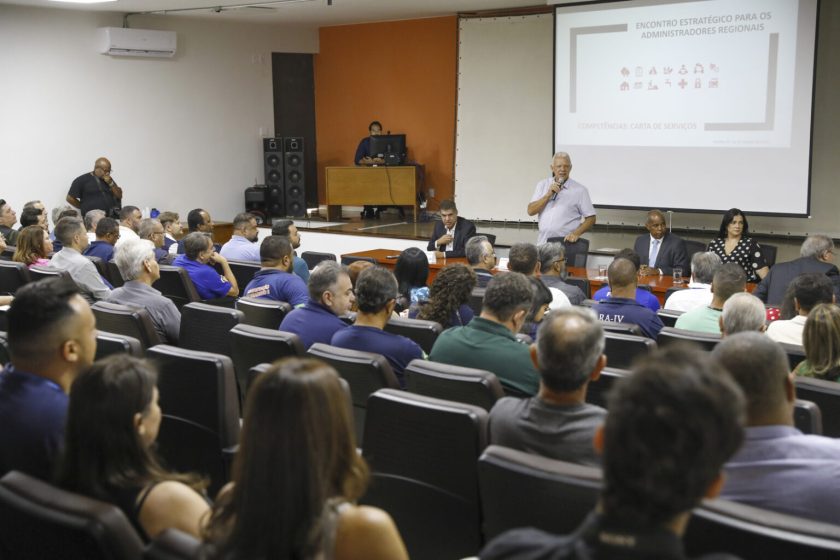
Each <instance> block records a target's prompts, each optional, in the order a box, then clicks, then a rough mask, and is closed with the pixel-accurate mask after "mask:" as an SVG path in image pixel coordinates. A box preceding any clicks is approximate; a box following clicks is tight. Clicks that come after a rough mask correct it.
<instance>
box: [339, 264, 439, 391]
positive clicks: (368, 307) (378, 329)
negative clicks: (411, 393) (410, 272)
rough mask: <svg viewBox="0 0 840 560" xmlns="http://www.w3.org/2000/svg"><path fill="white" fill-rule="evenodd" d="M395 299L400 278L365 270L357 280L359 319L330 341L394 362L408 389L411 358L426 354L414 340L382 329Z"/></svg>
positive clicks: (395, 370) (376, 268) (383, 272)
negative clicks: (406, 374)
mask: <svg viewBox="0 0 840 560" xmlns="http://www.w3.org/2000/svg"><path fill="white" fill-rule="evenodd" d="M396 302H397V279H396V278H394V275H393V274H391V271H389V270H387V269H385V268H382V267H379V266H374V267H371V268H367V269H365V270H363V271H362V272H361V274H359V279H358V281H357V282H356V304H357V305H358V307H359V311H358V313H357V314H356V322H355V323H354V324H353V325H351V326H349V327H347V328H346V329H340V330H338V331H336V333H335V334H334V335H333V337H332V340H331V341H330V344H332V345H333V346H338V347H340V348H349V349H350V350H361V351H363V352H375V353H377V354H381V355H383V356H384V357H385V358H386V359H387V360H388V362H389V363H390V364H391V368H392V369H393V370H394V375H396V376H397V379H398V380H399V382H400V386H401V387H403V388H405V368H406V366H408V363H409V362H410V361H411V360H414V359H415V358H425V357H426V356H425V354H424V353H423V350H421V349H420V347H419V346H418V345H417V343H416V342H414V341H413V340H410V339H408V338H406V337H404V336H400V335H398V334H393V333H389V332H385V331H384V330H382V329H384V328H385V324H386V323H387V322H388V320H389V319H390V318H391V313H392V312H393V311H394V306H395V305H396Z"/></svg>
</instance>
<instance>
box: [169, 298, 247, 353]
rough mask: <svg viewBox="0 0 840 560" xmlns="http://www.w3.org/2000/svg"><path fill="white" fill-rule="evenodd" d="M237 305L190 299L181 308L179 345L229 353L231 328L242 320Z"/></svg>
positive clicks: (205, 350) (241, 314)
mask: <svg viewBox="0 0 840 560" xmlns="http://www.w3.org/2000/svg"><path fill="white" fill-rule="evenodd" d="M243 316H244V314H243V313H242V312H241V311H237V310H236V309H229V308H227V307H219V306H217V305H210V304H208V303H199V302H193V303H188V304H186V305H185V306H184V307H183V308H182V309H181V333H180V338H179V341H178V345H179V346H180V347H181V348H188V349H190V350H200V351H202V352H215V353H216V354H224V355H225V356H231V355H232V354H231V347H230V329H232V328H233V327H235V326H236V325H238V324H239V323H240V322H242V318H243Z"/></svg>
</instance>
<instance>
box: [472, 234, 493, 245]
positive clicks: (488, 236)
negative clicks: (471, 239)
mask: <svg viewBox="0 0 840 560" xmlns="http://www.w3.org/2000/svg"><path fill="white" fill-rule="evenodd" d="M482 235H483V236H484V237H486V238H487V241H489V242H490V245H495V244H496V236H495V235H494V234H492V233H476V234H475V236H476V237H479V236H482Z"/></svg>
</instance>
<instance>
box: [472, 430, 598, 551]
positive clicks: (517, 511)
mask: <svg viewBox="0 0 840 560" xmlns="http://www.w3.org/2000/svg"><path fill="white" fill-rule="evenodd" d="M478 481H479V485H480V488H481V511H482V514H483V518H484V538H485V540H490V539H492V538H493V537H495V536H497V535H499V534H500V533H502V532H504V531H506V530H508V529H514V528H516V527H536V528H537V529H542V530H544V531H549V532H551V533H555V534H568V533H571V532H572V531H574V530H575V529H576V528H577V527H578V526H579V525H580V524H581V523H582V522H583V520H584V518H586V516H587V515H588V514H589V512H591V511H592V510H593V509H594V508H595V504H596V502H597V501H598V494H599V492H600V489H601V470H600V469H597V468H594V467H586V466H583V465H576V464H572V463H567V462H565V461H558V460H556V459H548V458H546V457H541V456H539V455H532V454H530V453H524V452H522V451H517V450H515V449H509V448H507V447H501V446H498V445H490V446H488V447H487V449H485V450H484V453H483V454H482V455H481V458H480V459H479V460H478Z"/></svg>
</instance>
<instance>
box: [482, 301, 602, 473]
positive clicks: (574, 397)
mask: <svg viewBox="0 0 840 560" xmlns="http://www.w3.org/2000/svg"><path fill="white" fill-rule="evenodd" d="M604 343H605V341H604V329H603V328H602V327H601V325H600V324H599V323H598V320H597V319H596V317H595V314H594V313H593V312H592V311H591V310H589V309H586V308H577V307H572V308H568V309H561V310H559V311H555V312H553V313H552V314H551V315H548V316H547V317H546V319H545V321H544V322H543V324H542V326H541V327H540V330H539V331H538V334H537V344H536V346H534V345H532V346H531V356H532V358H534V360H535V361H536V363H537V369H538V371H539V373H540V389H539V392H538V393H537V396H535V397H531V398H529V399H518V398H514V397H505V398H503V399H500V400H499V401H498V402H496V404H495V406H493V409H492V410H491V411H490V418H489V433H490V443H492V444H495V445H504V446H505V447H511V448H513V449H519V450H520V451H525V452H527V453H534V454H537V455H542V456H544V457H550V458H552V459H559V460H561V461H568V462H572V463H579V464H582V465H591V466H599V465H600V460H599V458H598V456H597V454H596V453H595V448H594V447H593V445H592V439H593V437H594V436H595V430H596V429H597V428H598V426H600V425H601V424H602V423H603V421H604V417H605V416H606V414H607V411H606V410H604V409H603V408H601V407H600V406H595V405H592V404H587V403H586V390H587V388H588V387H589V382H590V381H595V380H597V379H598V376H600V375H601V370H602V369H604V366H605V365H606V363H607V358H606V356H605V355H604Z"/></svg>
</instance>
